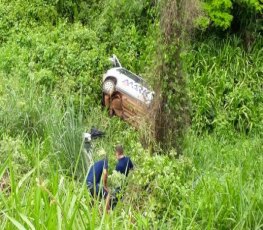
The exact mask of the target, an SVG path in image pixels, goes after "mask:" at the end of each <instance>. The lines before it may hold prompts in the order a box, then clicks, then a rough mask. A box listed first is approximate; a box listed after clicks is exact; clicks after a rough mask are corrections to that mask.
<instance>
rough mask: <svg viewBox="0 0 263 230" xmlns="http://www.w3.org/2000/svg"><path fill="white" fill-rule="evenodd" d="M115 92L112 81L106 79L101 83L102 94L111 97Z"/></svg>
mask: <svg viewBox="0 0 263 230" xmlns="http://www.w3.org/2000/svg"><path fill="white" fill-rule="evenodd" d="M114 91H115V83H114V81H113V80H112V79H108V80H106V81H104V83H103V92H104V93H105V94H108V95H109V96H111V95H112V94H113V93H114Z"/></svg>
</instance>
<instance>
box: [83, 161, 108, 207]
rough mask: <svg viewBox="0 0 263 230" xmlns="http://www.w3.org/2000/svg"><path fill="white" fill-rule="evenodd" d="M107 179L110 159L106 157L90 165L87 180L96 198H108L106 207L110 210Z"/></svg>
mask: <svg viewBox="0 0 263 230" xmlns="http://www.w3.org/2000/svg"><path fill="white" fill-rule="evenodd" d="M107 179H108V159H107V158H106V157H105V158H103V159H102V160H99V161H97V162H95V163H94V164H93V165H92V166H91V167H90V170H89V173H88V176H87V180H86V182H87V186H88V189H89V191H90V193H91V195H92V196H93V197H94V198H96V197H99V198H104V199H106V209H107V210H109V195H108V186H107ZM101 181H102V183H101Z"/></svg>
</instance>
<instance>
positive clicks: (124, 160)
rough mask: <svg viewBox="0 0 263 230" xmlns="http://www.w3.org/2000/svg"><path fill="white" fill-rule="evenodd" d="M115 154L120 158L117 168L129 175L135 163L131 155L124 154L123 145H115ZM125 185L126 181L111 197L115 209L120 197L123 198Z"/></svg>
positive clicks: (118, 170)
mask: <svg viewBox="0 0 263 230" xmlns="http://www.w3.org/2000/svg"><path fill="white" fill-rule="evenodd" d="M115 155H116V158H117V160H118V162H117V164H116V168H115V170H116V171H117V172H120V173H121V174H124V175H125V176H126V177H127V176H128V174H129V172H130V170H131V169H133V163H132V161H131V158H130V157H127V156H125V155H124V151H123V147H122V146H121V145H117V146H116V147H115ZM123 186H125V183H124V184H122V186H120V187H117V188H115V189H114V192H113V196H112V199H111V206H112V209H114V208H115V207H116V205H117V203H118V201H119V200H120V199H122V196H123V194H122V188H123Z"/></svg>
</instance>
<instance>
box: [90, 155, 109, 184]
mask: <svg viewBox="0 0 263 230" xmlns="http://www.w3.org/2000/svg"><path fill="white" fill-rule="evenodd" d="M103 169H108V161H107V160H106V159H104V160H100V161H97V162H96V163H95V164H94V165H93V166H91V168H90V170H89V173H88V177H87V183H92V184H93V183H94V179H95V184H98V183H100V179H101V175H102V172H103Z"/></svg>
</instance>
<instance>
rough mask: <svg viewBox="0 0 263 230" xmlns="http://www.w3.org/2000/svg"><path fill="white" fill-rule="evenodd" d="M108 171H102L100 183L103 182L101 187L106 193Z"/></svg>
mask: <svg viewBox="0 0 263 230" xmlns="http://www.w3.org/2000/svg"><path fill="white" fill-rule="evenodd" d="M107 181H108V169H106V168H104V169H103V176H102V182H103V187H104V189H105V190H106V191H108V184H107Z"/></svg>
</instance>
